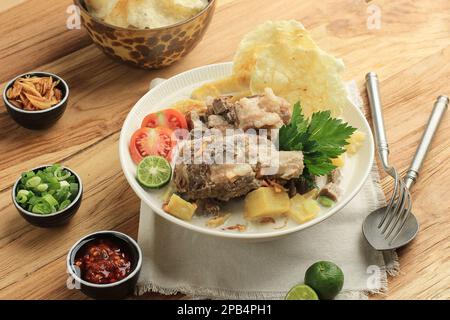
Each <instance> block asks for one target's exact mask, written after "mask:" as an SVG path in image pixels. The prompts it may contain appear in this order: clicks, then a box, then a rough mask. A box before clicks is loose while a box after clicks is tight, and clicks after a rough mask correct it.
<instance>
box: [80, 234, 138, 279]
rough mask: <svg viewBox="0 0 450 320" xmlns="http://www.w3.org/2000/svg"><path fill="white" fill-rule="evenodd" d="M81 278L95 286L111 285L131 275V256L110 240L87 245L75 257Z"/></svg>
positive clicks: (96, 241) (101, 240)
mask: <svg viewBox="0 0 450 320" xmlns="http://www.w3.org/2000/svg"><path fill="white" fill-rule="evenodd" d="M75 265H76V266H77V267H78V268H80V271H81V278H82V279H83V280H85V281H88V282H91V283H94V284H109V283H114V282H117V281H120V280H122V279H124V278H126V277H127V276H128V275H129V274H130V273H131V260H130V256H129V254H128V253H127V252H126V251H125V250H123V249H122V248H120V247H119V246H118V245H117V244H115V243H114V242H112V241H110V240H106V239H99V240H95V241H92V242H88V243H86V244H85V245H84V246H83V247H82V248H81V249H80V251H79V252H78V253H77V256H76V257H75Z"/></svg>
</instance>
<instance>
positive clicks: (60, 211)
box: [12, 164, 83, 228]
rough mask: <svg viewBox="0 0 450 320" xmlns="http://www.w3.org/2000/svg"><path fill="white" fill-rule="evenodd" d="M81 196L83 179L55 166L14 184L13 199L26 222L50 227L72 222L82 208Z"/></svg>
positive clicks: (38, 169) (24, 175)
mask: <svg viewBox="0 0 450 320" xmlns="http://www.w3.org/2000/svg"><path fill="white" fill-rule="evenodd" d="M82 194H83V186H82V183H81V178H80V177H79V176H78V175H77V174H76V173H75V172H74V171H72V170H70V169H69V168H66V167H63V166H61V165H58V164H55V165H47V166H41V167H38V168H36V169H33V170H31V171H28V172H24V173H22V175H21V176H20V178H19V179H18V180H17V181H16V183H15V184H14V187H13V191H12V198H13V203H14V206H15V207H16V208H17V210H18V211H19V213H20V214H21V216H22V217H23V218H24V219H25V220H26V221H28V222H29V223H31V224H32V225H35V226H37V227H42V228H51V227H57V226H60V225H63V224H65V223H67V222H69V220H70V218H72V217H73V216H74V215H75V213H76V212H77V211H78V209H79V207H80V204H81V199H82Z"/></svg>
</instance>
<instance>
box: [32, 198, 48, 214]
mask: <svg viewBox="0 0 450 320" xmlns="http://www.w3.org/2000/svg"><path fill="white" fill-rule="evenodd" d="M31 212H33V213H36V214H50V213H52V212H53V208H52V207H51V205H50V204H49V203H48V202H44V201H41V202H38V203H36V204H35V205H34V206H33V208H32V209H31Z"/></svg>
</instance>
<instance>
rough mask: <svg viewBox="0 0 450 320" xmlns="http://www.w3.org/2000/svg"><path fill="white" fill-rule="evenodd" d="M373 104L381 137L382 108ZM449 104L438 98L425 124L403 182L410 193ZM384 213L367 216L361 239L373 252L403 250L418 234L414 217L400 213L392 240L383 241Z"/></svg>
mask: <svg viewBox="0 0 450 320" xmlns="http://www.w3.org/2000/svg"><path fill="white" fill-rule="evenodd" d="M370 98H371V97H370ZM372 103H373V101H371V107H373V106H372ZM375 104H377V106H376V108H379V110H375V111H377V112H378V114H377V116H376V117H374V125H375V127H376V129H375V130H378V131H380V132H383V133H384V128H382V126H380V121H379V120H380V119H381V125H382V123H383V121H382V113H381V104H380V103H375ZM448 104H449V98H448V97H446V96H440V97H438V98H437V100H436V102H435V105H434V108H433V112H432V114H431V117H430V119H429V121H428V125H427V128H426V130H425V132H424V135H423V137H422V141H421V142H420V145H419V147H418V149H417V151H416V154H415V156H414V159H413V161H412V164H411V167H410V169H409V170H408V172H407V174H406V177H405V181H404V182H405V185H406V188H408V189H410V188H411V187H412V186H413V185H414V184H415V182H416V181H417V178H418V176H419V171H420V169H421V167H422V164H423V162H424V160H425V158H426V155H427V153H428V149H429V147H430V145H431V142H432V140H433V137H434V135H435V133H436V131H437V129H438V127H439V124H440V122H441V120H442V118H443V115H444V113H445V111H446V110H447V107H448ZM380 128H381V130H380ZM386 210H387V207H384V208H380V209H378V210H375V211H374V212H372V213H371V214H370V215H369V216H367V218H366V219H365V221H364V223H363V233H364V236H365V237H366V239H367V241H368V242H369V243H370V245H371V246H372V247H374V248H375V249H376V250H392V249H396V248H399V247H402V246H404V245H406V244H408V243H409V242H411V241H412V240H413V239H414V238H415V237H416V235H417V233H418V231H419V223H418V221H417V219H416V217H415V216H414V214H412V213H411V212H410V210H402V212H399V213H398V216H397V217H396V220H398V221H399V223H400V224H399V226H398V230H397V231H398V232H397V233H396V235H395V236H394V237H393V238H389V237H386V234H385V233H384V232H382V230H381V228H380V222H381V221H382V220H383V218H384V217H385V213H386Z"/></svg>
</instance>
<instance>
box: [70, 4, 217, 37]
mask: <svg viewBox="0 0 450 320" xmlns="http://www.w3.org/2000/svg"><path fill="white" fill-rule="evenodd" d="M82 1H83V3H84V1H85V0H74V3H75V5H76V6H78V8H80V10H81V11H83V12H84V13H85V14H87V15H88V16H89V17H91V19H93V20H94V21H96V22H98V23H100V24H103V25H105V26H108V27H110V28H113V29H117V30H121V31H163V30H168V29H172V28H176V27H179V26H182V25H184V24H187V23H189V22H191V21H193V20H195V19H197V18H198V17H199V16H201V15H203V13H205V12H206V11H208V10H209V9H210V8H211V7H212V6H213V5H214V4H215V2H216V0H209V2H208V5H207V6H206V7H205V8H203V9H202V10H201V11H200V12H199V13H197V14H196V15H194V16H192V17H190V18H189V19H186V20H183V21H180V22H177V23H175V24H171V25H168V26H164V27H158V28H145V29H140V28H124V27H119V26H115V25H113V24H110V23H107V22H105V21H104V20H103V19H100V18H97V17H95V16H94V15H92V14H91V13H90V12H89V11H88V10H87V9H86V8H85V7H84V6H83V5H82V3H81V2H82Z"/></svg>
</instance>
